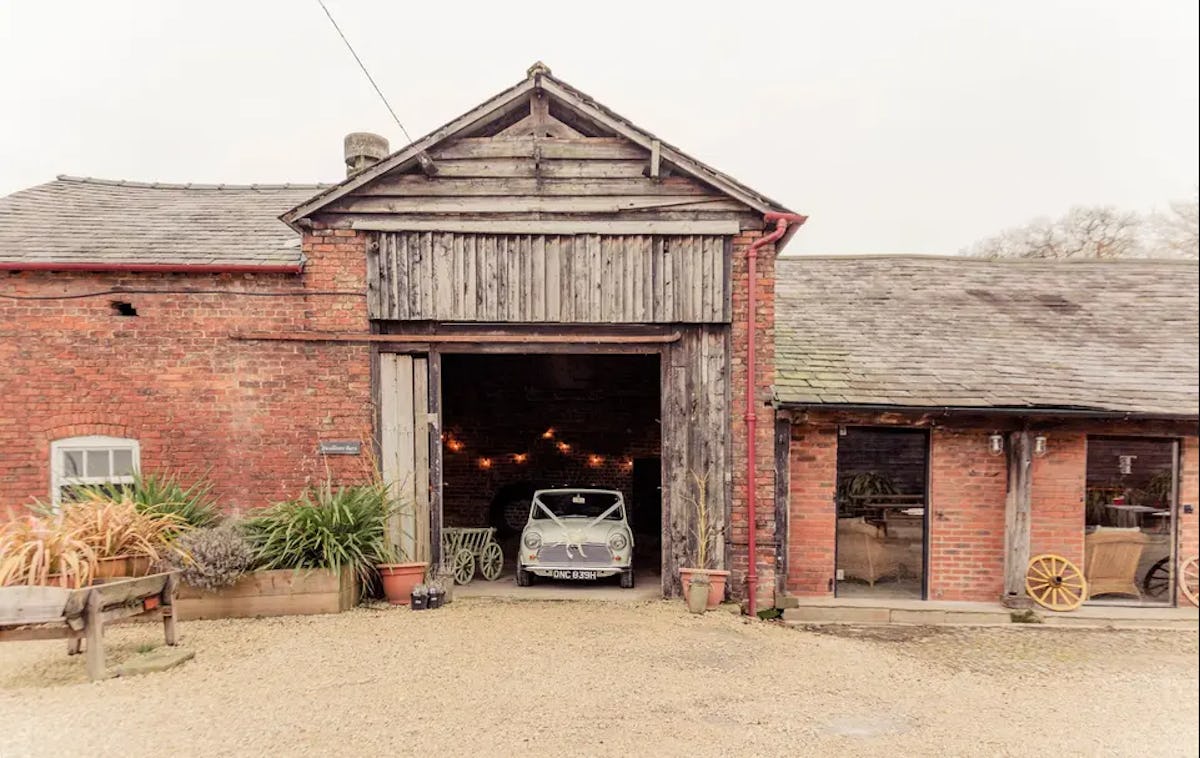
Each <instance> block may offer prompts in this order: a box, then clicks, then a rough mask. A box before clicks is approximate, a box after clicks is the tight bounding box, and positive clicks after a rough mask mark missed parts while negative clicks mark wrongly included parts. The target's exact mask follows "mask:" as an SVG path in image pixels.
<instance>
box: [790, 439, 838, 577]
mask: <svg viewBox="0 0 1200 758" xmlns="http://www.w3.org/2000/svg"><path fill="white" fill-rule="evenodd" d="M837 456H838V436H837V425H836V424H832V423H829V424H793V425H792V435H791V449H790V451H789V454H788V459H789V460H788V476H789V487H788V535H787V540H788V542H787V583H786V585H785V586H786V588H787V592H788V593H789V594H793V595H832V594H833V578H834V570H835V566H834V554H835V551H836V541H837V507H836V504H835V503H834V496H835V495H836V493H837Z"/></svg>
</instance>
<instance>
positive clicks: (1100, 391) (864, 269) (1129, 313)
mask: <svg viewBox="0 0 1200 758" xmlns="http://www.w3.org/2000/svg"><path fill="white" fill-rule="evenodd" d="M777 265H778V278H777V283H776V287H777V295H776V297H777V300H776V343H775V344H776V347H775V349H776V379H775V386H776V395H777V399H778V401H779V402H780V403H781V404H782V405H785V406H787V405H793V406H798V405H819V406H825V407H832V408H836V407H838V406H843V407H845V406H881V407H907V408H991V409H995V408H1009V409H1044V410H1049V409H1060V410H1085V411H1101V412H1114V413H1129V414H1146V415H1159V414H1162V415H1176V416H1184V417H1194V416H1196V415H1197V414H1198V412H1200V408H1198V406H1200V386H1198V385H1200V381H1198V376H1200V360H1198V358H1197V353H1198V350H1197V341H1198V339H1200V328H1198V321H1200V317H1198V315H1197V295H1196V293H1197V286H1198V267H1197V265H1196V263H1195V262H1190V263H1189V262H1181V261H1158V260H1153V261H1152V260H1135V261H1111V262H1099V261H1069V262H1066V261H1056V262H1047V261H988V260H978V259H970V258H931V257H930V258H927V257H899V256H874V257H856V258H846V257H843V258H834V257H799V258H780V259H778V264H777Z"/></svg>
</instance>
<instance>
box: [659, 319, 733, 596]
mask: <svg viewBox="0 0 1200 758" xmlns="http://www.w3.org/2000/svg"><path fill="white" fill-rule="evenodd" d="M663 361H664V366H663V385H662V460H663V481H662V488H663V506H664V507H663V556H662V561H663V566H662V567H663V588H664V590H665V591H666V592H667V593H668V594H674V593H677V592H678V591H679V569H680V567H681V566H682V567H687V566H692V565H694V564H695V556H696V513H697V511H696V501H697V500H698V499H699V495H700V491H699V487H698V483H697V477H699V478H701V479H703V480H704V481H705V482H706V486H705V490H706V499H707V507H708V512H709V523H710V525H711V527H712V528H713V529H720V528H721V527H722V525H726V524H728V523H729V517H730V505H731V502H732V493H733V469H732V461H731V456H730V450H731V449H732V447H731V436H730V435H731V429H730V409H731V406H730V403H731V399H732V396H731V384H730V376H729V329H728V328H727V327H724V326H716V325H705V326H695V327H691V328H687V329H684V330H682V332H681V337H680V339H679V341H678V342H676V343H674V344H672V345H671V347H670V349H669V350H668V351H667V352H666V353H665V354H664V356H663ZM724 548H725V535H724V533H722V534H721V536H719V537H717V538H715V539H714V540H713V543H712V544H711V549H712V551H711V552H710V561H711V563H710V566H712V567H726V566H725V558H724Z"/></svg>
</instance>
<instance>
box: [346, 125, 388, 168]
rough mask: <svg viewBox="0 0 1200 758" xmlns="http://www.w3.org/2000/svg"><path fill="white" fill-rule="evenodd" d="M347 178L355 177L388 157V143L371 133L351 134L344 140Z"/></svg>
mask: <svg viewBox="0 0 1200 758" xmlns="http://www.w3.org/2000/svg"><path fill="white" fill-rule="evenodd" d="M344 147H345V152H346V176H353V175H354V174H357V173H358V172H359V171H362V170H363V169H365V168H368V167H370V166H373V165H375V164H376V163H379V161H381V160H383V159H384V158H386V157H387V154H388V141H387V140H386V139H385V138H383V137H380V136H379V135H378V134H372V133H371V132H351V133H350V134H347V135H346V139H345V140H344Z"/></svg>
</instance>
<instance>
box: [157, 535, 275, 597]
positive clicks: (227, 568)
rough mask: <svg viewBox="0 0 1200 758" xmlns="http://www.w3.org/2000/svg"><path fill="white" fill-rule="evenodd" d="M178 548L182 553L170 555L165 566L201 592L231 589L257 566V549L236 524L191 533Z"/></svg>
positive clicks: (183, 538)
mask: <svg viewBox="0 0 1200 758" xmlns="http://www.w3.org/2000/svg"><path fill="white" fill-rule="evenodd" d="M177 546H178V547H179V550H177V551H173V552H172V553H171V554H169V555H168V556H167V558H166V560H165V561H164V564H165V566H166V568H168V569H170V570H176V571H179V572H180V579H182V580H183V583H184V584H186V585H188V586H189V587H196V588H197V589H202V590H209V591H213V590H218V589H220V588H222V587H228V586H230V585H232V584H234V583H235V582H237V580H239V579H241V578H242V576H243V575H245V573H246V572H247V571H249V570H250V569H251V568H253V566H254V562H255V555H254V548H253V547H252V546H251V545H250V541H249V540H247V539H246V535H245V534H243V533H242V529H241V527H240V526H239V525H238V524H236V523H233V522H226V523H223V524H221V525H219V526H214V527H209V528H207V529H195V530H193V531H190V532H187V533H185V534H183V535H181V536H180V537H179V539H178V541H177Z"/></svg>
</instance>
